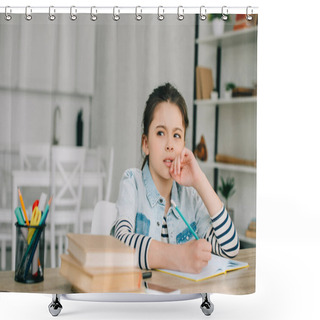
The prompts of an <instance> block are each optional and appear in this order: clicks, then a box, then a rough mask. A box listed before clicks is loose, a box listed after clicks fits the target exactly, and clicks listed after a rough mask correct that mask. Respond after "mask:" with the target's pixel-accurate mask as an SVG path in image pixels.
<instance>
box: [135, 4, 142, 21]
mask: <svg viewBox="0 0 320 320" xmlns="http://www.w3.org/2000/svg"><path fill="white" fill-rule="evenodd" d="M138 9H140V14H138ZM141 14H142V9H141V7H140V6H137V7H136V20H137V21H141V19H142V15H141Z"/></svg>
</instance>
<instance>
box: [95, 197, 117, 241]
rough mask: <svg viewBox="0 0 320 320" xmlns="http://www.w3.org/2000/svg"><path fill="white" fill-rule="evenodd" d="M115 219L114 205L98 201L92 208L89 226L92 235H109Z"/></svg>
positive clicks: (115, 210)
mask: <svg viewBox="0 0 320 320" xmlns="http://www.w3.org/2000/svg"><path fill="white" fill-rule="evenodd" d="M116 219H117V209H116V204H115V203H112V202H108V201H99V202H97V204H96V205H95V207H94V210H93V218H92V225H91V233H92V234H107V235H109V234H111V231H112V227H113V224H114V222H115V221H116Z"/></svg>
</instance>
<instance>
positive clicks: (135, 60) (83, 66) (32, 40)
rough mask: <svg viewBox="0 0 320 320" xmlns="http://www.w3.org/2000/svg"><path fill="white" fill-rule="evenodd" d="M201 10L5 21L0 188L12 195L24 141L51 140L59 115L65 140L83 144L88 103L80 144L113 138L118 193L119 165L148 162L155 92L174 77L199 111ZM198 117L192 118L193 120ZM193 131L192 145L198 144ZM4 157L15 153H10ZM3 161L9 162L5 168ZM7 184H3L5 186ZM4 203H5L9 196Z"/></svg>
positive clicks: (0, 34) (109, 142)
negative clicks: (145, 120)
mask: <svg viewBox="0 0 320 320" xmlns="http://www.w3.org/2000/svg"><path fill="white" fill-rule="evenodd" d="M194 24H195V17H194V16H191V15H186V16H185V19H184V20H183V21H178V20H177V17H176V15H167V16H165V19H164V20H163V21H158V20H157V16H156V15H143V19H142V20H141V21H137V20H136V19H135V16H134V15H125V14H123V15H121V18H120V20H119V21H118V22H115V21H114V20H113V19H112V15H99V16H98V20H97V21H95V22H93V21H91V20H90V16H89V15H79V16H78V19H77V20H76V21H71V20H70V17H69V15H68V14H61V15H57V19H56V20H55V21H49V19H48V15H47V14H34V15H33V18H32V20H31V21H26V19H25V18H24V15H14V16H13V19H12V20H11V21H10V22H8V21H5V19H1V21H0V58H1V61H2V63H1V65H0V72H1V77H0V109H1V116H0V150H1V159H2V161H1V163H2V164H1V175H2V179H1V180H2V182H3V183H4V181H6V185H1V190H2V191H3V192H4V193H6V194H5V195H3V196H2V198H5V199H7V200H6V203H5V205H6V206H8V205H9V204H10V203H11V198H10V191H9V190H11V188H10V187H8V182H9V181H10V180H11V170H16V169H19V161H18V147H19V144H20V143H52V141H53V138H54V137H53V136H54V119H53V118H54V114H55V110H56V109H57V108H58V107H59V109H60V114H58V119H57V128H56V131H59V133H58V138H59V139H58V140H59V144H60V145H75V144H76V130H75V128H76V119H77V114H78V112H79V110H82V111H83V123H84V129H83V130H84V132H83V144H84V146H86V147H87V148H88V149H91V148H96V147H99V146H102V147H103V146H113V147H114V154H115V159H114V160H115V161H114V172H113V182H112V185H113V187H112V192H111V200H112V201H115V200H116V198H117V193H118V185H119V181H120V178H121V175H122V173H123V172H124V170H125V169H127V168H129V167H139V166H140V165H141V152H140V138H141V120H142V113H143V109H144V105H145V102H146V100H147V98H148V95H149V94H150V93H151V92H152V90H153V89H154V88H155V87H157V86H158V85H160V84H163V83H164V82H167V81H169V82H172V83H173V84H174V85H176V87H177V88H178V90H180V91H181V93H182V94H183V96H184V97H185V99H186V101H187V104H188V108H189V116H190V118H191V116H192V104H193V102H192V101H193V80H194V72H193V68H194V36H195V27H194ZM191 123H192V121H191ZM191 130H192V128H190V129H189V131H188V132H187V144H188V145H189V147H191ZM4 159H9V160H8V161H6V162H5V161H4ZM5 163H7V164H8V163H9V164H10V165H9V166H8V165H7V164H5ZM2 191H1V192H2ZM2 205H3V204H2Z"/></svg>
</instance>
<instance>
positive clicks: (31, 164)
mask: <svg viewBox="0 0 320 320" xmlns="http://www.w3.org/2000/svg"><path fill="white" fill-rule="evenodd" d="M19 157H20V170H35V171H40V170H44V171H49V168H50V144H49V143H41V144H40V143H39V144H28V143H23V144H20V146H19Z"/></svg>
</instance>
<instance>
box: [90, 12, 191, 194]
mask: <svg viewBox="0 0 320 320" xmlns="http://www.w3.org/2000/svg"><path fill="white" fill-rule="evenodd" d="M194 23H195V17H194V16H186V17H185V20H184V21H178V20H177V18H176V17H175V16H166V17H165V19H164V20H163V21H158V20H157V18H156V16H155V15H149V16H148V15H146V16H144V17H143V19H142V20H141V21H139V22H138V21H136V20H135V19H134V17H133V16H131V15H127V16H121V18H120V20H119V21H118V22H114V21H113V20H112V19H99V20H98V21H97V27H96V61H95V70H96V74H95V86H94V87H95V91H94V97H93V105H92V137H91V138H92V145H94V146H95V145H103V144H106V145H110V144H111V145H113V146H114V149H115V159H116V165H115V167H114V175H113V177H114V181H115V182H118V181H119V180H120V178H121V175H122V173H123V171H124V170H125V169H126V168H129V167H140V166H141V163H142V162H141V159H142V158H141V151H140V139H141V133H142V128H141V121H142V114H143V110H144V106H145V102H146V100H147V98H148V95H149V94H150V93H151V92H152V90H153V89H154V88H155V87H157V86H158V85H160V84H163V83H164V82H167V81H169V82H171V83H173V84H174V85H176V87H177V88H178V90H180V92H181V93H182V95H183V96H184V97H185V99H186V101H187V104H188V109H189V117H190V118H191V116H192V101H193V79H194V78H193V72H194V36H195V28H194ZM191 130H192V129H189V131H188V134H187V143H188V145H189V147H191ZM117 192H118V186H117V184H115V188H114V189H113V191H112V196H111V197H112V198H113V199H115V198H116V195H117Z"/></svg>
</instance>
